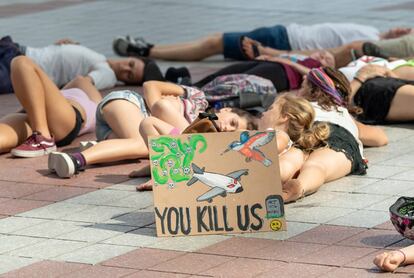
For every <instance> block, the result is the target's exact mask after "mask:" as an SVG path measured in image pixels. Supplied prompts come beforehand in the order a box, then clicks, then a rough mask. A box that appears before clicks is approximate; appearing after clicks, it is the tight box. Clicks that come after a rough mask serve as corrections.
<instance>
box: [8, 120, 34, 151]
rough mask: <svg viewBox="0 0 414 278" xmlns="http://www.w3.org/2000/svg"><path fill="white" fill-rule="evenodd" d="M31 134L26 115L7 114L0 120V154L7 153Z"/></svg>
mask: <svg viewBox="0 0 414 278" xmlns="http://www.w3.org/2000/svg"><path fill="white" fill-rule="evenodd" d="M30 134H32V129H31V128H30V126H29V123H28V122H27V115H26V114H20V113H15V114H9V115H7V116H4V117H3V118H1V119H0V153H4V152H9V151H10V150H11V149H13V148H15V147H16V146H18V145H20V144H21V143H23V142H24V140H26V138H27V137H29V136H30Z"/></svg>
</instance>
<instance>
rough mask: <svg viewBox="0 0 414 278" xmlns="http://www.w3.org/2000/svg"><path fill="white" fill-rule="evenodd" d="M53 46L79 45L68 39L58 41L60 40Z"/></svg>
mask: <svg viewBox="0 0 414 278" xmlns="http://www.w3.org/2000/svg"><path fill="white" fill-rule="evenodd" d="M55 44H56V45H62V44H79V42H77V41H74V40H72V39H69V38H64V39H60V40H57V41H55Z"/></svg>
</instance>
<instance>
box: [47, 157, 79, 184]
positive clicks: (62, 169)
mask: <svg viewBox="0 0 414 278" xmlns="http://www.w3.org/2000/svg"><path fill="white" fill-rule="evenodd" d="M48 168H49V170H50V171H52V172H56V175H58V176H59V177H61V178H70V177H72V176H73V175H74V174H75V165H73V161H72V159H71V158H70V157H69V155H67V154H65V153H59V152H52V153H51V154H50V155H49V160H48Z"/></svg>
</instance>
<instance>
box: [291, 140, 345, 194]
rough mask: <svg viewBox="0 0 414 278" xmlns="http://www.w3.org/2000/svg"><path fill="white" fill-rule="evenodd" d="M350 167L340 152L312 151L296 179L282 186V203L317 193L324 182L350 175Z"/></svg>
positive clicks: (324, 149)
mask: <svg viewBox="0 0 414 278" xmlns="http://www.w3.org/2000/svg"><path fill="white" fill-rule="evenodd" d="M351 166H352V165H351V161H349V160H348V159H347V158H346V156H345V154H344V153H342V152H336V151H334V150H331V149H329V148H321V149H317V150H315V151H313V152H312V153H311V154H310V156H309V158H308V159H307V160H306V161H305V163H304V164H303V166H302V168H301V169H300V174H299V176H298V177H297V179H292V180H289V181H288V182H286V183H285V184H284V185H283V199H284V201H285V202H291V201H295V200H297V199H298V198H300V197H301V196H303V195H307V194H311V193H313V192H315V191H317V190H318V189H319V187H320V186H321V185H323V184H324V183H326V182H329V181H333V180H336V179H339V178H341V177H344V176H346V175H347V174H349V173H350V171H351Z"/></svg>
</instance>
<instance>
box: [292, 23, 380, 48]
mask: <svg viewBox="0 0 414 278" xmlns="http://www.w3.org/2000/svg"><path fill="white" fill-rule="evenodd" d="M286 30H287V34H288V38H289V43H290V46H291V48H292V50H308V49H326V48H333V47H338V46H341V45H344V44H347V43H351V42H353V41H375V40H379V35H380V32H379V31H378V29H376V28H374V27H371V26H366V25H359V24H353V23H321V24H314V25H300V24H296V23H293V24H289V25H288V26H287V27H286Z"/></svg>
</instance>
